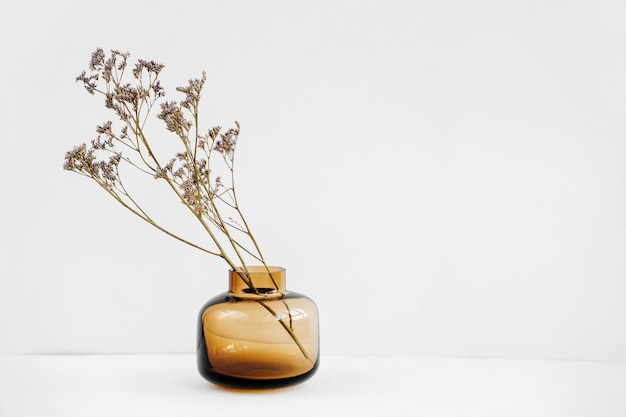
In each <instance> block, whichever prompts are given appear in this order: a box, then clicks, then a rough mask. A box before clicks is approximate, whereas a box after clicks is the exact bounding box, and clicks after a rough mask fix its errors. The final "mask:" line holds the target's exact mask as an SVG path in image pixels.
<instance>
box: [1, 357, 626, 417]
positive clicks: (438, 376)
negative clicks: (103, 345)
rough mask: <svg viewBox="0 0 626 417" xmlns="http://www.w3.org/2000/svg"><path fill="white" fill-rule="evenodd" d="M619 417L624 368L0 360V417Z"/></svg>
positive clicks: (532, 363)
mask: <svg viewBox="0 0 626 417" xmlns="http://www.w3.org/2000/svg"><path fill="white" fill-rule="evenodd" d="M225 415H229V416H244V415H247V416H259V417H260V416H270V415H271V416H322V417H325V416H335V415H347V416H396V415H401V416H454V417H462V416H480V417H487V416H498V417H512V416H524V417H541V416H546V417H555V416H564V417H576V416H581V417H582V416H584V417H611V416H615V417H618V416H619V417H624V416H626V364H623V363H601V362H568V361H538V360H502V359H454V358H419V357H340V356H326V357H325V356H322V359H321V365H320V369H319V371H318V373H317V374H316V375H315V376H314V377H313V378H312V379H310V380H309V381H307V382H305V383H303V384H301V385H298V386H295V387H292V388H286V389H281V390H272V391H260V392H255V391H234V390H227V389H222V388H218V387H216V386H214V385H212V384H209V383H207V382H205V381H204V380H203V379H202V378H201V377H200V376H199V375H198V373H197V372H196V369H195V357H194V356H193V355H84V356H80V355H78V356H76V355H68V356H29V355H18V356H13V355H5V356H0V416H2V417H19V416H29V417H32V416H47V417H54V416H62V417H72V416H80V417H97V416H107V417H124V416H132V417H142V416H150V417H159V416H181V417H194V416H203V417H206V416H225Z"/></svg>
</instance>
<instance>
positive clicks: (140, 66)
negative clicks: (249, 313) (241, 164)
mask: <svg viewBox="0 0 626 417" xmlns="http://www.w3.org/2000/svg"><path fill="white" fill-rule="evenodd" d="M129 56H130V54H128V53H122V52H120V51H117V50H112V51H111V54H110V55H109V56H108V57H107V56H106V54H105V53H104V51H103V50H102V49H97V50H96V51H95V52H93V53H92V55H91V61H90V64H89V69H90V72H89V73H87V72H86V71H83V72H82V73H81V74H80V75H79V76H78V77H77V78H76V80H77V81H80V82H82V83H83V85H84V87H85V89H86V90H87V91H88V92H89V93H90V94H92V95H95V94H100V95H103V96H104V97H105V106H106V107H107V108H109V109H111V110H112V111H113V112H114V113H115V114H116V115H117V116H118V118H119V119H120V120H121V121H122V123H123V127H122V128H121V129H120V130H119V133H117V132H114V130H113V126H112V125H113V124H112V122H111V121H107V122H106V123H104V124H103V125H101V126H98V127H97V128H96V132H97V133H98V136H97V137H96V138H95V139H93V140H92V141H91V146H89V147H88V146H87V144H85V143H83V144H82V145H80V146H77V147H75V148H74V149H73V150H72V151H69V152H67V153H66V155H65V165H64V168H65V169H66V170H70V171H74V172H77V173H79V174H81V175H83V176H86V177H88V178H91V179H92V180H94V181H95V182H96V183H98V185H100V187H102V188H103V189H104V190H105V191H106V192H107V193H108V194H109V195H111V196H112V197H113V198H114V199H115V200H116V201H117V202H118V203H120V204H121V205H122V206H123V207H125V208H126V209H128V210H129V211H130V212H132V213H133V214H135V215H136V216H138V217H139V218H141V219H142V220H144V221H145V222H147V223H148V224H150V225H152V226H154V227H155V228H157V229H158V230H160V231H162V232H164V233H166V234H167V235H169V236H172V237H173V238H175V239H177V240H179V241H181V242H183V243H185V244H187V245H189V246H192V247H194V248H196V249H199V250H201V251H203V252H205V253H208V254H210V255H214V256H217V257H220V258H222V259H224V260H225V261H226V262H227V263H228V265H229V266H230V268H231V269H233V270H235V271H242V272H241V273H238V275H239V276H240V277H241V279H242V280H243V281H244V282H245V284H246V285H247V286H248V288H249V289H250V290H251V291H252V292H254V293H256V294H259V291H258V290H257V289H256V288H255V286H254V283H253V282H252V279H251V276H250V273H249V270H248V267H247V263H246V257H248V258H252V259H253V260H254V261H256V262H260V263H261V264H262V265H263V266H264V267H265V269H266V271H267V272H268V273H269V274H270V277H271V279H272V281H273V283H274V285H275V288H276V289H278V285H277V284H276V281H275V280H274V277H273V276H272V274H271V272H270V270H269V268H268V266H267V263H266V262H265V259H264V257H263V254H262V253H261V249H260V248H259V245H258V243H257V241H256V239H255V237H254V235H253V234H252V231H251V230H250V227H249V226H248V222H247V221H246V219H245V217H244V216H243V213H242V212H241V209H240V206H239V202H238V200H237V194H236V192H235V176H234V166H235V146H236V144H237V140H238V138H239V129H240V126H239V123H237V122H235V126H236V127H235V128H231V129H229V130H227V131H226V132H224V133H222V132H221V130H222V128H221V127H219V126H216V127H213V128H211V129H209V130H208V131H207V133H206V134H202V133H201V130H200V124H199V111H198V110H199V105H200V97H201V92H202V88H203V86H204V83H205V81H206V74H205V73H203V74H202V78H200V79H190V80H189V82H188V85H187V86H185V87H178V88H177V89H176V90H177V91H178V92H181V93H183V94H184V96H185V99H184V100H183V101H181V102H174V101H163V102H162V103H161V104H160V108H161V112H160V113H159V114H158V115H157V117H158V118H159V119H161V120H163V122H164V123H165V126H166V129H167V130H168V131H170V132H172V133H174V134H175V135H176V136H177V138H178V139H179V140H180V142H181V144H182V148H183V151H182V152H179V153H177V154H175V155H174V156H173V157H170V159H169V160H167V162H165V163H164V162H163V160H161V159H160V158H159V157H158V155H157V152H156V151H155V150H154V149H153V147H152V145H151V143H150V142H149V140H148V138H147V137H146V131H145V127H146V125H147V123H148V120H149V117H148V116H149V115H150V112H151V110H152V109H153V107H154V105H155V104H156V103H157V101H158V100H159V99H161V98H163V97H164V96H165V91H164V89H163V87H162V86H161V83H160V81H159V79H158V78H159V73H160V72H161V70H162V69H163V65H161V64H157V63H156V62H154V61H146V60H141V59H140V60H138V62H137V63H136V65H135V66H134V67H133V69H132V76H133V78H134V83H135V84H134V85H131V84H130V83H125V82H124V81H123V80H124V76H125V73H126V69H127V66H128V58H129ZM102 83H104V85H103V86H102ZM185 113H187V114H190V115H191V120H188V119H187V118H186V117H185ZM122 150H124V151H125V152H129V153H130V156H128V155H126V154H122ZM214 152H217V153H219V154H220V155H221V157H222V161H223V164H224V166H225V167H226V168H227V169H228V171H229V172H230V175H229V184H224V183H223V181H222V177H221V176H219V175H215V174H213V172H212V169H213V167H212V162H213V159H212V156H213V153H214ZM101 155H104V156H108V159H107V158H104V159H100V158H101ZM121 165H127V166H128V167H130V168H133V169H135V170H137V171H139V172H141V173H143V174H148V175H150V176H152V177H153V178H155V179H157V180H160V181H164V182H165V183H166V184H167V185H168V187H169V188H170V189H171V190H172V191H173V192H174V194H175V195H176V196H177V198H178V200H179V201H180V202H181V203H182V204H183V205H184V206H185V207H186V208H187V209H188V210H189V212H191V214H192V215H193V216H194V218H195V219H196V220H197V221H198V222H199V223H200V224H201V226H202V228H203V229H204V230H205V231H206V232H207V234H208V235H209V237H210V242H211V243H212V245H213V247H212V248H207V247H205V246H204V245H201V244H198V243H195V242H192V241H190V240H188V239H186V238H183V237H181V236H180V235H178V234H177V233H174V232H172V231H170V230H169V229H166V228H165V227H163V226H161V225H160V224H158V223H157V222H156V221H155V220H154V219H153V218H152V217H151V216H150V215H149V214H148V213H147V211H146V210H145V209H144V208H143V207H142V206H141V205H140V204H139V202H138V201H137V200H136V199H135V198H133V197H132V196H131V195H130V193H129V192H128V191H127V188H126V186H125V184H124V182H123V181H122V177H121V174H120V166H121ZM224 210H227V211H230V212H232V213H233V215H234V216H235V218H232V217H228V218H225V217H224V215H223V213H222V212H223V211H224ZM219 236H222V238H223V239H220V237H219ZM238 236H242V237H243V239H244V241H242V240H241V238H239V237H238ZM222 240H224V242H223V241H222ZM226 243H227V245H226ZM235 260H237V262H235ZM237 263H239V264H240V265H241V266H240V267H237ZM282 302H283V304H284V306H285V308H286V311H287V314H288V316H289V322H288V323H287V322H285V321H284V320H283V319H282V318H277V321H278V322H279V323H280V325H281V326H282V327H283V328H284V329H285V331H287V332H288V333H289V335H290V337H291V338H292V339H293V341H294V342H295V343H296V345H297V346H298V347H299V349H300V350H301V351H302V354H303V355H304V356H305V357H306V358H307V359H309V360H310V358H309V356H308V355H307V353H306V351H305V350H304V347H303V346H302V345H301V343H300V342H299V341H298V338H297V336H296V334H295V333H294V330H293V327H292V317H291V312H290V309H289V306H288V305H287V302H286V301H285V300H282ZM259 303H260V304H261V305H262V306H263V307H264V308H265V309H266V310H268V312H269V313H270V314H272V315H273V316H274V317H278V315H277V314H276V312H275V311H274V310H273V309H272V308H271V307H269V305H267V304H266V303H264V302H263V301H259Z"/></svg>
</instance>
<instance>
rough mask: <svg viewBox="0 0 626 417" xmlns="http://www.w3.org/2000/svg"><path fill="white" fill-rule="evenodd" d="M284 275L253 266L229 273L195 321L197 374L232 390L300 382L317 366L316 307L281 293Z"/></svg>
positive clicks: (281, 271)
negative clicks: (224, 289) (223, 286)
mask: <svg viewBox="0 0 626 417" xmlns="http://www.w3.org/2000/svg"><path fill="white" fill-rule="evenodd" d="M285 277H286V274H285V269H283V268H279V267H265V266H254V267H247V268H246V271H244V270H241V269H238V270H236V271H235V270H231V271H230V273H229V278H230V283H229V284H230V285H229V291H227V292H224V293H222V294H220V295H218V296H216V297H213V298H212V299H210V300H209V301H208V302H207V303H206V304H205V305H204V306H203V307H202V309H201V310H200V314H199V317H198V346H197V361H198V371H199V372H200V374H201V375H202V376H203V377H204V378H205V379H206V380H208V381H210V382H213V383H215V384H218V385H222V386H226V387H231V388H248V389H250V388H278V387H284V386H288V385H293V384H297V383H300V382H303V381H305V380H307V379H308V378H310V377H311V376H313V374H314V373H315V372H316V371H317V367H318V364H319V331H318V312H317V307H316V306H315V303H314V302H313V301H312V300H311V299H309V298H307V297H306V296H304V295H302V294H298V293H295V292H291V291H286V289H285Z"/></svg>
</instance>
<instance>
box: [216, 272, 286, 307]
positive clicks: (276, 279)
mask: <svg viewBox="0 0 626 417" xmlns="http://www.w3.org/2000/svg"><path fill="white" fill-rule="evenodd" d="M228 275H229V290H230V293H231V295H233V296H234V297H236V298H246V299H257V298H261V299H272V298H281V297H283V296H284V294H285V291H286V288H285V284H286V282H285V281H286V272H285V268H282V267H278V266H269V265H267V266H266V265H254V266H246V270H244V269H243V268H238V269H237V270H235V269H231V270H230V271H229V273H228ZM249 283H250V285H249Z"/></svg>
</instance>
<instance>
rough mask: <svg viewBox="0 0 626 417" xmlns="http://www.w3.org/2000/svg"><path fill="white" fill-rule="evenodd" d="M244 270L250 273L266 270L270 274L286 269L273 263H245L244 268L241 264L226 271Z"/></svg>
mask: <svg viewBox="0 0 626 417" xmlns="http://www.w3.org/2000/svg"><path fill="white" fill-rule="evenodd" d="M246 270H247V271H248V273H250V274H267V273H268V272H269V273H270V274H271V273H274V272H285V271H286V269H285V268H283V267H282V266H274V265H246V267H245V268H243V267H242V266H238V267H237V268H231V269H229V270H228V271H229V272H231V273H232V272H246Z"/></svg>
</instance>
